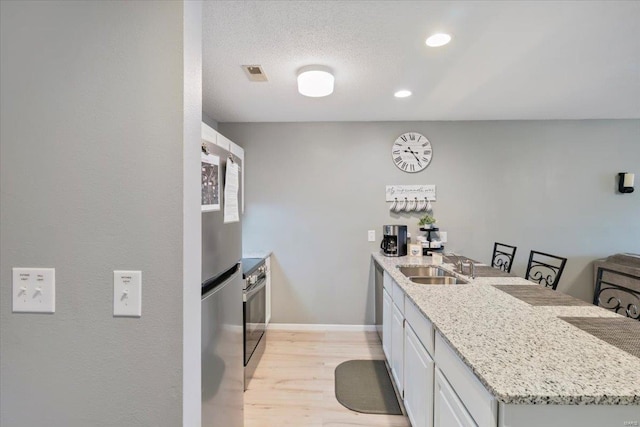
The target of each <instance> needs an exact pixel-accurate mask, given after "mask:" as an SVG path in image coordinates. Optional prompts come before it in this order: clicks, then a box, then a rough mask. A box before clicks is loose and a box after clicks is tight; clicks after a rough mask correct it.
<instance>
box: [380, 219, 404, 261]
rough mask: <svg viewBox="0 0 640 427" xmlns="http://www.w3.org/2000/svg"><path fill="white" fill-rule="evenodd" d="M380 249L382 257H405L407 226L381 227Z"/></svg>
mask: <svg viewBox="0 0 640 427" xmlns="http://www.w3.org/2000/svg"><path fill="white" fill-rule="evenodd" d="M380 249H381V250H382V254H383V255H384V256H405V255H406V254H407V226H406V225H384V226H382V243H380Z"/></svg>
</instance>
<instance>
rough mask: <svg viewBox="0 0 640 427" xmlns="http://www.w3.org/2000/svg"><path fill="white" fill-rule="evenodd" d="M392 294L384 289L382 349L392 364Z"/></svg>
mask: <svg viewBox="0 0 640 427" xmlns="http://www.w3.org/2000/svg"><path fill="white" fill-rule="evenodd" d="M392 305H393V302H392V301H391V295H389V293H388V292H387V290H386V289H383V290H382V350H383V351H384V355H385V357H386V358H387V362H389V366H391V320H392V319H391V317H392V316H393V312H392V309H391V306H392Z"/></svg>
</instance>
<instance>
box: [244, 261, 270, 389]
mask: <svg viewBox="0 0 640 427" xmlns="http://www.w3.org/2000/svg"><path fill="white" fill-rule="evenodd" d="M242 265H243V275H244V291H243V295H242V299H243V301H244V304H243V305H244V310H243V313H244V389H245V390H246V389H247V387H248V385H249V382H250V381H251V378H252V377H253V373H254V372H255V370H256V367H257V366H258V362H259V361H260V358H261V357H262V354H263V353H264V349H265V347H266V343H267V335H266V330H267V323H266V321H267V311H266V308H267V266H266V264H265V261H264V258H243V260H242Z"/></svg>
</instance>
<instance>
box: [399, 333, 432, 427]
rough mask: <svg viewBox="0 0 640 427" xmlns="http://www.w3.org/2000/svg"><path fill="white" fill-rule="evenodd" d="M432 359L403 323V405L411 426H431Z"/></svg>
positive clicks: (416, 337) (414, 334)
mask: <svg viewBox="0 0 640 427" xmlns="http://www.w3.org/2000/svg"><path fill="white" fill-rule="evenodd" d="M433 370H434V363H433V359H431V357H430V356H429V353H428V352H427V350H426V349H425V348H424V347H423V346H422V343H421V342H420V339H418V336H417V335H416V333H415V332H414V331H413V329H412V328H411V325H410V324H409V323H408V322H405V325H404V407H405V409H406V411H407V416H408V417H409V421H411V426H412V427H433Z"/></svg>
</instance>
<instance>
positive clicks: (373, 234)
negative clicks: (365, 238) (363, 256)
mask: <svg viewBox="0 0 640 427" xmlns="http://www.w3.org/2000/svg"><path fill="white" fill-rule="evenodd" d="M369 241H370V242H375V241H376V230H369Z"/></svg>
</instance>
